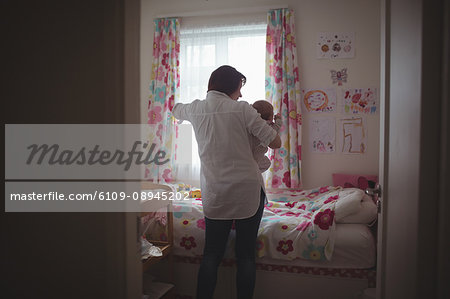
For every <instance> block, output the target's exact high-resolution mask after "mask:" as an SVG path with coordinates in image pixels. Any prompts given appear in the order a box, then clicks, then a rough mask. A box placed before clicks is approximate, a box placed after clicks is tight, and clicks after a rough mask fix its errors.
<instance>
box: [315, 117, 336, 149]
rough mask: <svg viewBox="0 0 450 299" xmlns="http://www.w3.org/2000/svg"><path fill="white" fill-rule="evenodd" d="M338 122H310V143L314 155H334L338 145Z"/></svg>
mask: <svg viewBox="0 0 450 299" xmlns="http://www.w3.org/2000/svg"><path fill="white" fill-rule="evenodd" d="M335 123H336V120H335V119H334V118H315V119H311V120H310V130H309V134H310V135H309V136H310V143H311V151H312V152H314V153H334V152H335V143H336V135H335V130H336V125H335Z"/></svg>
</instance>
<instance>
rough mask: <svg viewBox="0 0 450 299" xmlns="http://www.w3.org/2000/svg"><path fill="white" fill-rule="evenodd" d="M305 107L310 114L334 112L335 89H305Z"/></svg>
mask: <svg viewBox="0 0 450 299" xmlns="http://www.w3.org/2000/svg"><path fill="white" fill-rule="evenodd" d="M302 95H303V107H305V109H306V111H308V112H333V111H335V109H336V90H335V89H334V88H312V89H303V90H302Z"/></svg>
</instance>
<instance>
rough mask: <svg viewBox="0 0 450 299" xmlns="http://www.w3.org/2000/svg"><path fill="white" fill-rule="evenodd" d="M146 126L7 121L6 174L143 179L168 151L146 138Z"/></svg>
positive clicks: (16, 176)
mask: <svg viewBox="0 0 450 299" xmlns="http://www.w3.org/2000/svg"><path fill="white" fill-rule="evenodd" d="M148 130H149V127H148V126H147V125H65V124H60V125H5V161H6V163H5V164H6V165H5V178H6V179H8V180H24V179H25V180H27V179H30V180H35V179H49V180H53V179H124V178H127V179H145V178H144V177H143V175H142V173H144V172H143V168H144V166H147V167H149V166H150V167H159V166H162V165H164V164H166V163H168V162H169V161H170V157H171V150H172V149H167V148H163V147H162V146H161V145H160V144H158V140H146V136H149V134H148V133H149V132H148Z"/></svg>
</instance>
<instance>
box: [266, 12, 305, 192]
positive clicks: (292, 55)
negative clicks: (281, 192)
mask: <svg viewBox="0 0 450 299" xmlns="http://www.w3.org/2000/svg"><path fill="white" fill-rule="evenodd" d="M294 31H295V24H294V12H293V10H291V9H287V8H285V9H276V10H270V11H269V12H268V14H267V39H266V99H267V100H268V101H270V102H271V103H272V105H273V106H274V112H275V113H281V116H282V126H281V129H280V137H281V142H282V144H281V148H279V149H277V150H271V151H270V152H269V158H270V160H271V161H272V164H271V167H270V169H269V171H268V172H267V175H266V177H265V179H266V186H267V187H269V188H298V187H300V185H301V177H300V170H301V140H302V135H301V132H302V131H301V127H302V118H301V105H300V86H299V75H298V66H297V46H296V44H295V33H294Z"/></svg>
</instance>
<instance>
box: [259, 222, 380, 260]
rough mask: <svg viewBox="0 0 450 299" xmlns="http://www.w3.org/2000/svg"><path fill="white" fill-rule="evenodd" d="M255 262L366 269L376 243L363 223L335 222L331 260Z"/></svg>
mask: <svg viewBox="0 0 450 299" xmlns="http://www.w3.org/2000/svg"><path fill="white" fill-rule="evenodd" d="M257 263H262V264H274V265H289V266H301V267H321V268H340V269H368V268H372V267H374V266H375V263H376V243H375V239H374V237H373V235H372V233H371V232H370V229H369V228H368V226H367V225H365V224H337V225H336V239H335V244H334V252H333V256H332V258H331V261H309V260H303V259H295V260H292V261H286V260H279V259H270V258H264V257H263V258H258V259H257Z"/></svg>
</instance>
